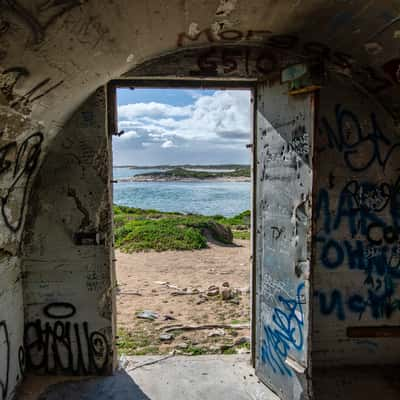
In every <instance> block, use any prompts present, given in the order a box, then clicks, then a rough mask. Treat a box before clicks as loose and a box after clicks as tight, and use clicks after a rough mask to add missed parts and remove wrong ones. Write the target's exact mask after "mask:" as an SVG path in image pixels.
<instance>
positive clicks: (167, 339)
mask: <svg viewBox="0 0 400 400" xmlns="http://www.w3.org/2000/svg"><path fill="white" fill-rule="evenodd" d="M173 339H174V335H171V334H170V333H162V334H161V335H160V340H161V341H162V342H170V341H171V340H173Z"/></svg>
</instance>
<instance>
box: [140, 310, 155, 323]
mask: <svg viewBox="0 0 400 400" xmlns="http://www.w3.org/2000/svg"><path fill="white" fill-rule="evenodd" d="M136 317H137V318H141V319H149V320H151V321H154V320H155V319H157V318H158V314H157V313H155V312H153V311H148V310H144V311H142V312H141V313H139V314H138V315H137V316H136Z"/></svg>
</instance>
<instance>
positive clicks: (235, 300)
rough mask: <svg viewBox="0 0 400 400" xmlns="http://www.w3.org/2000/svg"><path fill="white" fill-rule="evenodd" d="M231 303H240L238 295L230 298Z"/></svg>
mask: <svg viewBox="0 0 400 400" xmlns="http://www.w3.org/2000/svg"><path fill="white" fill-rule="evenodd" d="M229 303H232V304H236V305H239V304H240V300H239V299H238V298H237V297H235V298H233V299H230V300H229Z"/></svg>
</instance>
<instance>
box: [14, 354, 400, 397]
mask: <svg viewBox="0 0 400 400" xmlns="http://www.w3.org/2000/svg"><path fill="white" fill-rule="evenodd" d="M149 363H152V364H149ZM399 376H400V369H399V368H395V367H386V368H384V367H375V368H371V367H368V368H366V367H348V368H340V369H336V368H329V369H315V370H314V371H313V389H314V399H315V400H366V399H382V400H399V399H400V380H399V378H398V377H399ZM204 399H206V400H278V397H277V396H276V395H274V394H273V393H272V392H271V391H269V390H268V389H267V388H266V387H265V386H264V385H263V384H262V383H260V382H259V381H258V379H257V377H255V376H254V370H253V368H252V367H251V366H250V363H249V356H248V355H230V356H196V357H184V356H174V357H171V358H168V359H165V356H142V357H129V358H128V363H126V364H125V369H124V370H121V371H118V372H117V373H116V374H115V375H114V376H110V377H100V378H86V379H84V380H82V378H71V377H48V376H47V377H43V376H34V375H29V376H28V377H27V379H26V380H25V382H24V384H23V385H22V387H21V390H20V393H19V395H18V396H17V397H16V400H204Z"/></svg>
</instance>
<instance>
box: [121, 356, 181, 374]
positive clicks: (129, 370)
mask: <svg viewBox="0 0 400 400" xmlns="http://www.w3.org/2000/svg"><path fill="white" fill-rule="evenodd" d="M174 355H175V351H172V352H171V353H169V354H168V355H167V356H165V357H162V358H159V359H157V360H154V361H148V362H145V363H143V364H139V365H137V366H135V367H133V368H130V369H128V371H127V372H131V371H134V370H135V369H138V368H142V367H145V366H147V365H153V364H157V363H159V362H161V361H164V360H166V359H168V358H171V357H173V356H174Z"/></svg>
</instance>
